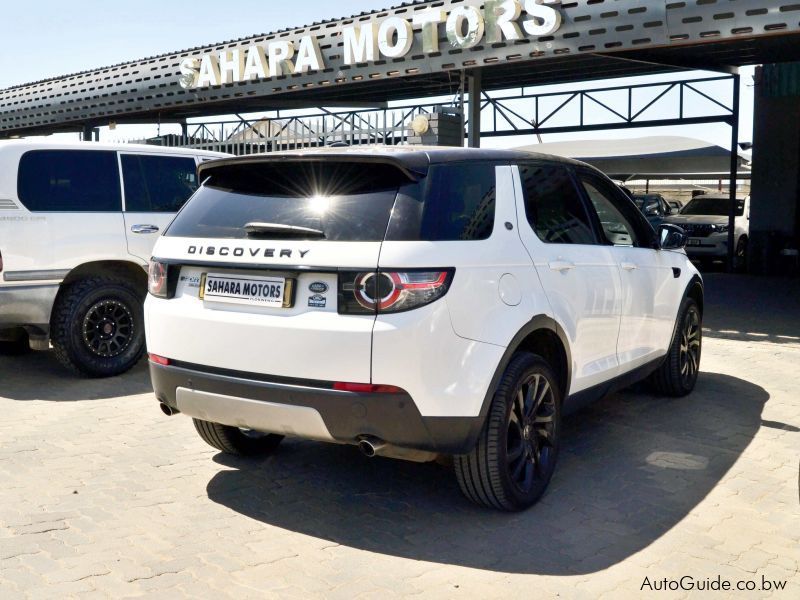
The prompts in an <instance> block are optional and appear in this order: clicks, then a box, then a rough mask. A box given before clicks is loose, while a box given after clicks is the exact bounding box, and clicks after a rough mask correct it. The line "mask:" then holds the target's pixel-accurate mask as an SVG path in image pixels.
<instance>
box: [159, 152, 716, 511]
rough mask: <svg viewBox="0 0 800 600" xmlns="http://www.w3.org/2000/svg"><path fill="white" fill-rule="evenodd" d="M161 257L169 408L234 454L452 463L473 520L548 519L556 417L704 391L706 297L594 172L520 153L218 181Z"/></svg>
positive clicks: (246, 174) (352, 158) (673, 239)
mask: <svg viewBox="0 0 800 600" xmlns="http://www.w3.org/2000/svg"><path fill="white" fill-rule="evenodd" d="M200 177H201V180H202V181H203V182H204V184H203V186H202V187H201V188H200V189H199V190H198V192H197V193H196V195H195V196H194V197H193V198H192V199H191V200H190V201H189V202H188V203H187V205H186V206H185V207H184V209H183V210H182V211H181V212H180V213H179V214H178V216H177V217H176V219H175V221H174V222H173V223H172V225H171V226H170V227H169V229H168V230H167V231H166V233H165V235H164V236H163V237H162V238H160V239H159V241H158V243H157V244H156V248H155V251H154V258H153V259H152V262H151V266H150V295H149V297H148V299H147V302H146V305H145V322H146V333H147V346H148V349H149V352H150V353H151V354H150V371H151V376H152V380H153V387H154V389H155V394H156V397H157V398H158V400H159V401H160V403H161V408H162V410H164V412H165V413H167V414H175V413H178V412H182V413H184V414H185V415H188V416H190V417H192V418H193V419H194V423H195V426H196V429H197V431H198V433H199V434H200V436H201V437H202V438H203V439H204V440H205V441H206V442H208V443H209V444H211V445H212V446H214V447H216V448H218V449H220V450H222V451H223V452H229V453H234V454H250V453H264V452H269V451H271V450H273V449H274V448H275V447H276V446H277V444H278V443H279V442H280V441H281V439H282V437H283V436H285V435H289V436H298V437H302V438H306V439H312V440H323V441H328V442H338V443H345V444H357V445H359V447H360V448H361V449H362V450H363V451H364V452H365V453H366V454H367V455H384V456H392V457H398V458H406V459H410V460H416V461H426V460H432V459H433V458H435V457H436V455H438V454H447V455H453V456H454V464H455V472H456V476H457V479H458V482H459V484H460V486H461V489H462V490H463V492H464V493H465V494H466V496H468V497H469V498H470V499H471V500H473V501H475V502H477V503H480V504H483V505H486V506H490V507H495V508H498V509H504V510H518V509H522V508H525V507H527V506H530V505H531V504H532V503H534V502H535V501H536V500H537V499H538V498H539V497H540V496H541V495H542V493H543V492H544V490H545V488H546V486H547V484H548V482H549V480H550V478H551V476H552V474H553V470H554V468H555V465H556V459H557V456H558V450H559V442H560V438H561V431H560V421H561V416H562V414H564V413H566V412H569V411H573V410H575V409H576V408H578V407H580V406H581V405H583V404H584V403H586V402H588V401H590V400H592V399H596V398H599V397H602V396H603V395H605V394H607V393H609V392H610V391H612V390H614V389H617V388H619V387H622V386H626V385H629V384H631V383H633V382H635V381H637V380H641V379H643V378H646V377H650V379H651V381H652V383H653V384H654V385H655V387H656V389H658V390H659V391H660V392H662V393H664V394H667V395H673V396H680V395H684V394H688V393H689V392H690V391H691V390H692V389H693V387H694V385H695V381H696V379H697V373H698V368H699V363H700V350H701V322H702V311H703V286H702V281H701V279H700V276H699V274H698V273H697V271H696V269H695V268H694V267H693V266H692V264H691V263H690V262H689V260H688V259H687V257H686V254H685V253H684V251H683V245H684V244H685V241H686V237H685V235H684V234H683V232H682V231H681V230H680V229H678V228H676V227H675V226H671V225H666V226H663V227H662V228H661V229H660V231H659V235H656V233H655V232H654V231H653V229H652V228H651V226H650V225H649V224H648V222H647V220H646V219H645V218H644V217H643V216H642V214H641V213H640V212H639V211H638V210H637V208H636V207H635V206H634V204H633V203H632V202H631V200H629V199H628V198H627V197H626V196H625V195H624V194H623V193H622V192H621V191H620V190H619V189H618V188H617V186H615V185H614V184H613V183H612V182H611V181H610V180H608V179H607V178H606V177H605V176H603V175H602V174H601V173H599V172H598V171H596V170H594V169H592V168H591V167H589V166H587V165H585V164H582V163H578V162H574V161H568V160H564V159H557V158H553V157H549V156H542V155H535V154H527V153H520V152H510V151H488V150H486V151H484V150H464V149H413V150H412V149H410V148H396V149H394V150H390V149H375V148H371V149H369V150H368V151H364V150H346V149H344V150H343V149H328V150H322V151H319V150H318V151H308V152H297V153H290V154H281V155H268V156H252V157H242V158H237V159H229V160H221V161H214V162H210V163H206V164H204V165H202V166H201V167H200Z"/></svg>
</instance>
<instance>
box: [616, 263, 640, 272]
mask: <svg viewBox="0 0 800 600" xmlns="http://www.w3.org/2000/svg"><path fill="white" fill-rule="evenodd" d="M619 266H620V267H622V269H623V270H625V271H635V270H636V269H638V268H639V265H635V264H633V263H629V262H624V263H620V265H619Z"/></svg>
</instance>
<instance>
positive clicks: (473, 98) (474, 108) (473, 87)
mask: <svg viewBox="0 0 800 600" xmlns="http://www.w3.org/2000/svg"><path fill="white" fill-rule="evenodd" d="M468 81H469V120H468V121H467V143H468V145H469V147H470V148H480V147H481V96H482V95H483V73H482V71H481V70H480V69H474V70H473V71H470V73H469V75H468Z"/></svg>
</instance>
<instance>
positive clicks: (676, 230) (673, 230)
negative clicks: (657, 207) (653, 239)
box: [658, 223, 689, 250]
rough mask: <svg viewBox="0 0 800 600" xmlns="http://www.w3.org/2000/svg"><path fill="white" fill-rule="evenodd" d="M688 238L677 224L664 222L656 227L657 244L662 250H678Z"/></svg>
mask: <svg viewBox="0 0 800 600" xmlns="http://www.w3.org/2000/svg"><path fill="white" fill-rule="evenodd" d="M688 240H689V236H687V235H686V232H685V231H684V230H683V229H682V228H681V227H678V226H677V225H672V224H671V223H664V224H663V225H659V227H658V245H659V247H660V248H661V249H662V250H680V249H681V248H685V247H686V242H687V241H688Z"/></svg>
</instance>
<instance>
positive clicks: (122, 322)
mask: <svg viewBox="0 0 800 600" xmlns="http://www.w3.org/2000/svg"><path fill="white" fill-rule="evenodd" d="M133 331H134V319H133V311H132V310H131V308H130V307H129V306H127V305H126V304H125V303H124V302H122V301H120V300H117V299H109V298H105V299H103V300H100V301H99V302H96V303H95V304H94V305H93V306H92V307H91V308H90V309H89V310H88V311H87V312H86V316H85V317H84V318H83V342H84V343H85V344H86V347H87V349H88V350H89V351H90V352H92V353H94V354H96V355H97V356H100V357H102V358H113V357H115V356H119V355H120V354H122V353H123V352H124V351H125V349H126V348H127V347H128V346H129V345H130V343H131V341H132V339H133Z"/></svg>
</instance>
